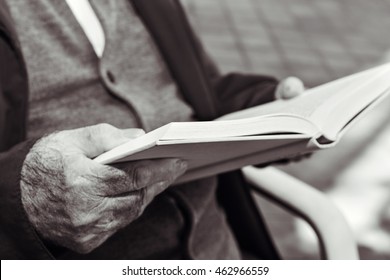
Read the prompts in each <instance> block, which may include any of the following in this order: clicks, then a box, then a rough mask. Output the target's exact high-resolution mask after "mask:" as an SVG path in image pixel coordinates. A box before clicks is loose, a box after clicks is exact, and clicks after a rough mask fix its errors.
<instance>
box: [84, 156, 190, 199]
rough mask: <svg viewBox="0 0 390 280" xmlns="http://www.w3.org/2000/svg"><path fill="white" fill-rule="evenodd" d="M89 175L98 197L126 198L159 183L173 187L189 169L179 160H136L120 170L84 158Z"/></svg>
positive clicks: (87, 177) (122, 166) (122, 165)
mask: <svg viewBox="0 0 390 280" xmlns="http://www.w3.org/2000/svg"><path fill="white" fill-rule="evenodd" d="M87 165H88V169H89V170H88V172H87V173H86V174H88V175H83V176H85V178H86V179H87V180H89V181H90V182H91V185H93V189H94V191H95V193H96V195H99V196H107V197H115V196H126V195H128V194H130V193H132V192H134V191H138V190H140V189H143V188H145V187H147V186H151V185H154V184H156V183H159V182H167V183H168V184H172V182H173V181H174V180H176V178H177V177H179V176H180V175H182V174H183V173H184V172H185V170H186V169H187V164H186V162H184V161H182V160H180V159H161V160H143V161H134V162H129V163H127V164H125V165H124V164H121V169H118V168H115V167H111V166H107V165H102V164H99V163H96V162H94V161H92V160H89V159H85V160H84V166H87Z"/></svg>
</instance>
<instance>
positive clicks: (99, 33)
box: [66, 0, 105, 57]
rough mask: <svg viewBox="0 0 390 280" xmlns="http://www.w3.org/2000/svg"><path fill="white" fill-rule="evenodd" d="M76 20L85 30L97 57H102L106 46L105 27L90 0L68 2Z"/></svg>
mask: <svg viewBox="0 0 390 280" xmlns="http://www.w3.org/2000/svg"><path fill="white" fill-rule="evenodd" d="M66 3H67V4H68V6H69V8H70V9H71V11H72V12H73V15H74V16H75V18H76V20H77V21H78V22H79V24H80V26H81V28H82V29H83V30H84V33H85V35H86V36H87V38H88V40H89V42H90V43H91V45H92V47H93V49H94V51H95V53H96V55H97V56H98V57H101V56H102V54H103V51H104V46H105V36H104V31H103V27H102V25H101V23H100V21H99V19H98V17H97V15H96V13H95V11H94V10H93V8H92V7H91V4H90V3H89V1H88V0H66Z"/></svg>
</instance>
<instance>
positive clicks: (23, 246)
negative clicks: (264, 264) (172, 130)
mask: <svg viewBox="0 0 390 280" xmlns="http://www.w3.org/2000/svg"><path fill="white" fill-rule="evenodd" d="M277 86H278V82H277V81H276V80H275V79H274V78H272V77H267V76H257V75H242V74H230V75H227V76H220V75H219V74H218V72H217V70H216V68H215V67H214V66H213V64H212V63H211V62H210V60H209V59H208V58H207V56H206V55H205V53H204V51H203V49H202V48H201V46H200V44H199V42H198V41H197V39H196V37H195V35H194V34H193V31H192V30H191V28H190V26H189V24H188V22H187V20H186V18H185V15H184V13H183V10H182V8H181V6H180V5H179V3H178V2H177V1H176V0H172V1H167V0H133V1H129V0H118V1H106V0H95V1H91V3H89V2H88V1H79V0H75V1H72V0H68V1H61V0H56V1H52V0H39V1H25V0H0V133H1V134H0V136H1V138H0V148H1V150H0V151H1V154H0V192H1V195H0V200H1V201H0V205H1V206H0V222H1V229H0V236H1V246H0V255H1V257H2V258H24V259H26V258H38V259H46V258H76V259H80V258H103V259H107V258H113V259H148V258H149V259H150V258H152V259H159V258H164V259H167V258H171V259H181V258H190V259H199V258H200V259H205V258H206V259H238V258H241V257H242V252H241V251H240V248H239V246H238V245H237V242H236V240H235V237H234V235H233V234H232V231H231V229H230V227H229V225H228V223H227V221H226V217H225V213H224V211H223V209H221V207H220V206H219V204H218V202H217V199H216V189H217V178H216V177H210V178H206V179H202V180H198V181H195V182H191V183H187V184H185V185H180V186H174V187H170V188H169V186H171V185H172V183H173V182H174V181H175V179H176V178H177V177H178V176H180V175H181V174H183V173H184V172H185V170H186V162H184V161H182V160H180V159H162V160H153V161H139V162H134V163H129V164H127V165H126V166H122V167H121V168H120V169H118V168H116V167H111V166H104V165H100V164H97V163H95V162H94V161H92V159H93V158H94V157H96V156H97V155H99V154H101V153H103V152H105V151H107V150H109V149H111V148H113V147H115V146H117V145H119V144H122V143H124V142H125V141H128V140H129V139H131V138H134V137H137V136H139V135H141V134H142V133H144V132H143V130H146V131H149V130H151V129H154V128H156V127H159V126H161V125H163V124H165V123H168V122H171V121H190V120H211V119H213V118H216V117H218V116H220V115H223V114H225V113H229V112H232V111H235V110H239V109H243V108H245V107H249V106H254V105H258V104H261V103H264V102H269V101H272V100H273V99H274V97H275V93H276V91H277V90H276V89H277ZM278 89H279V91H278V94H280V93H282V94H286V92H287V94H289V93H288V92H289V91H290V93H291V89H289V84H288V83H287V84H285V85H283V86H279V88H278ZM293 92H294V90H293ZM102 123H108V124H102ZM119 128H121V129H119ZM125 128H131V129H125ZM142 129H143V130H142ZM232 207H234V205H232Z"/></svg>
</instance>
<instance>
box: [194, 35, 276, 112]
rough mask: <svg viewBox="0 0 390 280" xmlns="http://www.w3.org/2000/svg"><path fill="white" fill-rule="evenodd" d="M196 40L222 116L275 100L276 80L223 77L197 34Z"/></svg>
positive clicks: (242, 75) (256, 77)
mask: <svg viewBox="0 0 390 280" xmlns="http://www.w3.org/2000/svg"><path fill="white" fill-rule="evenodd" d="M194 38H195V42H196V48H197V50H198V54H199V57H200V60H201V63H202V66H203V67H204V70H205V72H206V73H207V75H208V77H209V79H210V83H211V86H212V88H213V92H214V94H215V98H214V100H215V101H216V103H217V104H216V105H217V109H218V112H219V114H220V115H224V114H227V113H231V112H234V111H238V110H242V109H245V108H249V107H253V106H257V105H261V104H264V103H267V102H271V101H273V100H275V90H276V87H277V85H278V83H279V81H278V80H277V79H276V78H274V77H272V76H267V75H259V74H244V73H229V74H226V75H221V74H220V72H219V70H218V67H217V66H216V65H215V63H214V62H213V60H212V59H211V58H210V57H209V56H208V54H207V53H206V51H205V49H204V47H203V46H202V44H201V42H200V40H199V38H198V37H196V35H195V34H194Z"/></svg>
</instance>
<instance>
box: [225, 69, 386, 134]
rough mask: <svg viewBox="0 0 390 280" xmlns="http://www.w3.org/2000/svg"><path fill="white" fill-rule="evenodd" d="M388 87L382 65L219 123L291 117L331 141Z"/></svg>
mask: <svg viewBox="0 0 390 280" xmlns="http://www.w3.org/2000/svg"><path fill="white" fill-rule="evenodd" d="M389 88H390V64H384V65H381V66H379V67H375V68H372V69H369V70H366V71H363V72H359V73H356V74H353V75H350V76H347V77H344V78H341V79H338V80H335V81H333V82H330V83H327V84H324V85H321V86H318V87H315V88H312V89H309V90H307V91H305V92H304V93H303V94H302V95H300V96H298V97H296V98H293V99H291V100H277V101H274V102H270V103H268V104H264V105H260V106H257V107H254V108H250V109H246V110H242V111H239V112H235V113H231V114H228V115H226V116H223V117H221V118H219V119H218V120H229V119H240V118H247V117H250V116H255V115H257V116H263V115H269V114H271V115H278V114H279V115H283V114H291V115H296V116H300V117H302V118H306V119H308V120H310V121H312V122H313V123H314V124H316V126H317V127H319V129H320V130H321V131H323V132H324V133H325V134H327V137H328V138H329V139H330V140H336V138H337V134H338V133H339V132H340V131H341V130H342V129H343V127H345V126H346V125H347V124H348V122H350V121H351V120H352V119H353V118H354V117H355V116H356V115H358V114H359V113H360V112H361V111H362V110H363V109H364V108H366V107H367V106H368V105H369V104H371V103H373V102H374V101H375V100H376V99H378V98H379V97H380V96H381V95H383V94H386V90H387V89H389ZM324 130H325V131H324Z"/></svg>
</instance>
